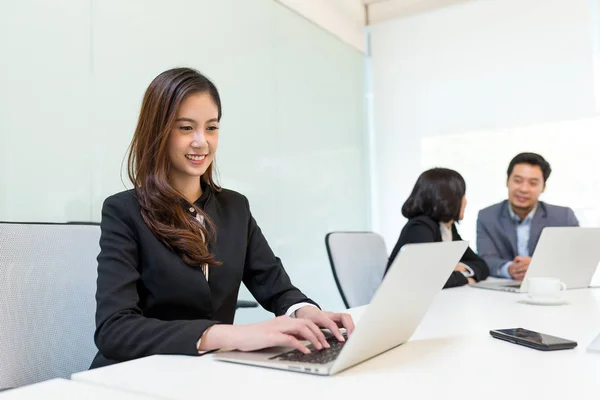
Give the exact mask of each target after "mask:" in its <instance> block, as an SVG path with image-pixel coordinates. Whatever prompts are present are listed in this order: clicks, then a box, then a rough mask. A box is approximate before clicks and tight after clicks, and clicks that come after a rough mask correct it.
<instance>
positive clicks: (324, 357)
mask: <svg viewBox="0 0 600 400" xmlns="http://www.w3.org/2000/svg"><path fill="white" fill-rule="evenodd" d="M343 336H344V339H346V338H347V337H346V333H343ZM327 343H329V345H330V346H331V347H330V348H328V349H325V348H323V349H322V350H317V349H315V347H314V346H313V345H312V344H311V345H309V346H308V348H309V349H310V351H311V353H310V354H304V353H302V352H301V351H299V350H292V351H286V352H284V353H280V354H277V355H274V356H273V357H271V358H270V360H280V361H294V362H304V363H311V364H327V363H328V362H331V361H333V360H335V359H336V358H337V356H338V354H340V351H341V350H342V347H344V344H345V343H346V342H340V341H338V340H337V339H336V338H335V337H333V336H332V337H330V338H327Z"/></svg>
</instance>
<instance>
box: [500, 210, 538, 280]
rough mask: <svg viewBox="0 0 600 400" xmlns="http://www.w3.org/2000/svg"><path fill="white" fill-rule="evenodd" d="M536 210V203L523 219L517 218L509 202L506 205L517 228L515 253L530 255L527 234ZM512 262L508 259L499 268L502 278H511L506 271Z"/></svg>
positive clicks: (528, 234)
mask: <svg viewBox="0 0 600 400" xmlns="http://www.w3.org/2000/svg"><path fill="white" fill-rule="evenodd" d="M536 210H537V204H536V205H535V207H533V210H531V212H530V213H529V214H527V216H526V217H525V219H524V220H523V221H521V219H520V218H519V216H518V215H517V214H515V212H514V211H513V209H512V207H511V206H510V204H509V205H508V213H509V214H510V219H512V220H513V222H514V223H515V228H516V230H517V255H519V256H524V257H530V256H531V254H530V253H529V236H530V232H531V222H532V221H533V215H534V214H535V211H536ZM510 264H512V260H511V261H508V262H507V263H506V264H504V265H503V266H502V267H501V268H500V275H501V276H502V277H504V278H508V279H512V276H510V274H509V273H508V267H509V266H510Z"/></svg>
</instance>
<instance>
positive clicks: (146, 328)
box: [91, 185, 316, 368]
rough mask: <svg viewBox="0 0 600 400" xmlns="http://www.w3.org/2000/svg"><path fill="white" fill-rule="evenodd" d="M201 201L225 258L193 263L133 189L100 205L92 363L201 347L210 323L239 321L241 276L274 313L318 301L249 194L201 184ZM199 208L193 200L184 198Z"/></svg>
mask: <svg viewBox="0 0 600 400" xmlns="http://www.w3.org/2000/svg"><path fill="white" fill-rule="evenodd" d="M203 189H204V193H203V194H202V196H201V197H200V198H199V199H198V200H197V201H196V202H195V204H194V205H195V206H196V207H198V208H200V209H201V210H203V211H204V212H205V213H206V215H208V216H209V218H210V219H211V220H212V222H213V223H214V225H215V227H216V235H217V236H216V238H214V240H213V241H211V243H210V250H211V252H212V253H213V254H214V255H215V257H216V258H217V259H218V260H220V261H221V262H222V265H220V266H217V267H211V268H210V279H207V278H205V276H204V275H203V272H202V270H201V269H200V268H192V267H191V266H190V265H187V264H186V263H185V262H184V261H183V259H182V258H181V256H180V255H179V254H177V253H176V252H174V251H173V250H171V249H169V248H168V247H167V246H165V244H164V243H163V242H161V240H160V239H159V238H158V237H156V235H155V234H154V233H153V232H152V231H151V230H150V228H149V227H148V225H147V224H146V223H145V222H144V219H143V218H142V214H141V211H140V204H139V202H138V199H137V197H136V194H135V192H134V191H133V190H130V191H126V192H121V193H118V194H116V195H113V196H110V197H109V198H107V199H106V201H105V202H104V206H103V209H102V223H101V227H102V235H101V237H100V248H101V251H100V255H99V256H98V291H97V293H96V300H97V311H96V324H97V328H96V333H95V336H94V339H95V342H96V345H97V346H98V349H99V350H100V351H99V352H98V354H97V355H96V358H95V359H94V361H93V362H92V365H91V368H97V367H102V366H106V365H110V364H114V363H117V362H120V361H126V360H132V359H135V358H140V357H145V356H149V355H153V354H185V355H198V349H197V347H196V343H197V342H198V339H199V338H200V336H201V335H202V332H204V331H205V330H206V329H207V328H208V327H210V326H212V325H214V324H217V323H226V324H231V323H233V318H234V315H235V305H236V302H237V296H238V290H239V287H240V284H241V282H244V284H245V285H246V286H247V287H248V289H249V290H250V292H251V293H252V294H253V295H254V297H255V298H256V300H258V302H259V303H260V304H261V305H262V306H263V307H264V308H265V309H267V310H269V311H271V312H273V313H274V314H276V315H284V314H286V312H287V310H288V309H289V308H290V307H291V306H293V305H295V304H298V303H312V304H316V303H315V302H313V301H312V300H310V299H308V298H307V297H306V296H305V295H304V294H303V293H302V292H301V291H300V290H298V289H297V288H296V287H295V286H294V285H292V283H291V281H290V278H289V276H288V274H287V273H286V271H285V270H284V269H283V266H282V265H281V262H280V260H279V258H277V257H276V256H275V255H274V254H273V252H272V251H271V248H270V247H269V244H268V243H267V240H266V239H265V237H264V236H263V234H262V232H261V230H260V228H259V227H258V225H257V224H256V221H255V220H254V218H253V217H252V214H251V213H250V207H249V205H248V200H247V199H246V197H245V196H243V195H241V194H239V193H237V192H234V191H231V190H226V189H222V190H221V191H219V192H215V191H213V190H212V189H211V188H210V186H207V185H203ZM181 207H182V208H183V209H184V210H185V211H186V212H188V213H190V214H191V215H195V212H194V208H190V207H192V205H191V204H187V205H186V204H181Z"/></svg>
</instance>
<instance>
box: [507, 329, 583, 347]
mask: <svg viewBox="0 0 600 400" xmlns="http://www.w3.org/2000/svg"><path fill="white" fill-rule="evenodd" d="M495 332H497V333H499V334H500V335H502V336H509V337H512V338H514V339H516V341H517V342H527V343H531V344H532V345H534V346H535V347H544V348H550V349H551V348H557V347H564V346H568V347H575V346H577V343H576V342H573V341H572V340H567V339H563V338H559V337H556V336H552V335H547V334H545V333H539V332H534V331H530V330H527V329H523V328H512V329H497V330H496V331H495Z"/></svg>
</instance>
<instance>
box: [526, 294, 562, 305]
mask: <svg viewBox="0 0 600 400" xmlns="http://www.w3.org/2000/svg"><path fill="white" fill-rule="evenodd" d="M522 300H523V302H524V303H527V304H535V305H537V306H561V305H563V304H568V303H569V302H568V301H567V299H565V298H564V297H559V298H556V299H544V298H540V297H531V296H529V295H528V294H525V295H523V299H522Z"/></svg>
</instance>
